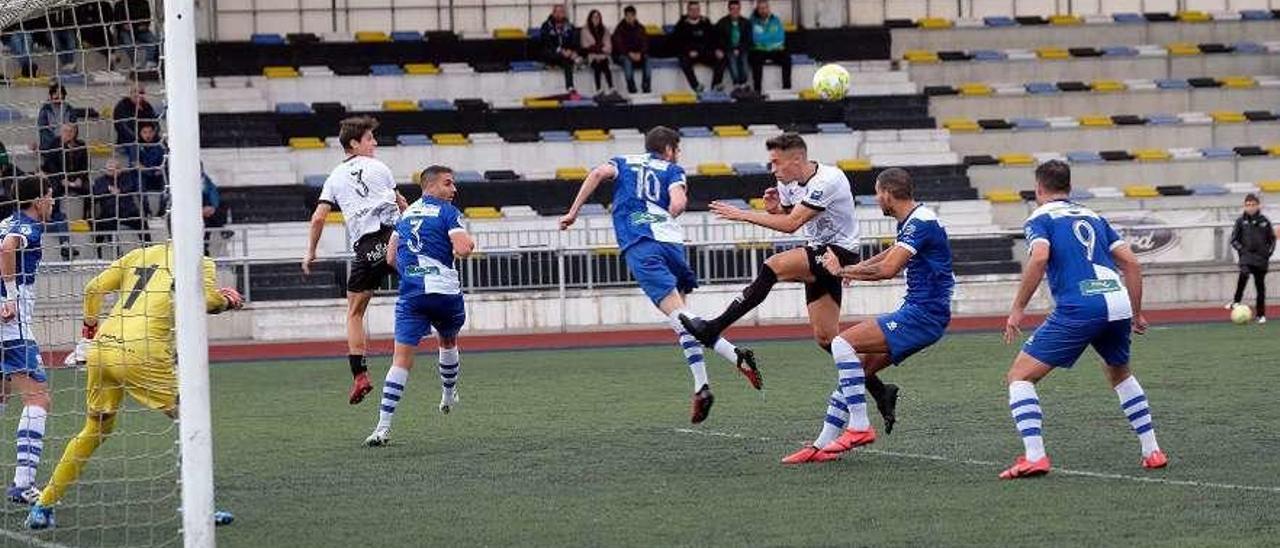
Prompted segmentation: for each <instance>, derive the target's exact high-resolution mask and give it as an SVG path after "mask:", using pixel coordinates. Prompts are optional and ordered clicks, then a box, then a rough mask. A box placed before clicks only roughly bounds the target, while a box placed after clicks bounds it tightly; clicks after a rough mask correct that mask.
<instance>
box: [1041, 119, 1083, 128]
mask: <svg viewBox="0 0 1280 548" xmlns="http://www.w3.org/2000/svg"><path fill="white" fill-rule="evenodd" d="M1044 121H1046V122H1049V127H1051V128H1053V129H1071V128H1077V127H1080V120H1078V119H1076V118H1074V117H1072V116H1050V117H1048V118H1045V119H1044Z"/></svg>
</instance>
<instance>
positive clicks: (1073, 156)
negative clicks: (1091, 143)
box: [1067, 150, 1103, 164]
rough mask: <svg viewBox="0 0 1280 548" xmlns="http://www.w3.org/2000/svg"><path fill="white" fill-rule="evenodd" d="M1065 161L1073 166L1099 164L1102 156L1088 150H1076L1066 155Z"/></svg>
mask: <svg viewBox="0 0 1280 548" xmlns="http://www.w3.org/2000/svg"><path fill="white" fill-rule="evenodd" d="M1067 161H1069V162H1071V163H1073V164H1100V163H1102V161H1103V160H1102V156H1101V155H1099V154H1098V153H1097V152H1093V151H1089V150H1076V151H1071V152H1068V153H1067Z"/></svg>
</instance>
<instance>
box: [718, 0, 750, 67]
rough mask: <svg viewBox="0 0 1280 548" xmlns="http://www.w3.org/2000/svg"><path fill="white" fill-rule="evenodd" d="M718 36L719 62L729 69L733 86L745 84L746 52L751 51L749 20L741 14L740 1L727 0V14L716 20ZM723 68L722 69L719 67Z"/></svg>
mask: <svg viewBox="0 0 1280 548" xmlns="http://www.w3.org/2000/svg"><path fill="white" fill-rule="evenodd" d="M716 31H717V34H719V38H720V51H722V52H723V54H722V56H723V59H721V61H720V63H721V65H723V66H724V67H726V68H728V69H729V79H731V80H732V81H733V86H734V87H735V88H741V87H743V86H745V85H746V84H747V52H749V51H751V32H752V31H751V21H748V20H747V18H746V17H743V16H742V2H741V1H740V0H729V14H728V15H726V16H724V17H721V18H720V21H718V22H716ZM721 70H724V69H721Z"/></svg>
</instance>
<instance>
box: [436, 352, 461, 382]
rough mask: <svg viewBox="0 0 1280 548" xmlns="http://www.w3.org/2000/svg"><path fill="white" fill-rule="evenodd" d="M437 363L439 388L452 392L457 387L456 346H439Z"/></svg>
mask: <svg viewBox="0 0 1280 548" xmlns="http://www.w3.org/2000/svg"><path fill="white" fill-rule="evenodd" d="M437 365H438V370H439V371H440V389H441V390H443V391H445V392H447V393H449V394H453V392H454V391H455V390H457V389H458V347H456V346H455V347H453V348H441V349H440V362H439V364H437Z"/></svg>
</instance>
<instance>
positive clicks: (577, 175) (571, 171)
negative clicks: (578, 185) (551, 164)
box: [556, 167, 588, 181]
mask: <svg viewBox="0 0 1280 548" xmlns="http://www.w3.org/2000/svg"><path fill="white" fill-rule="evenodd" d="M587 173H588V171H587V168H585V167H562V168H560V169H557V170H556V179H560V180H563V181H581V180H583V179H586V178H587Z"/></svg>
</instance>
